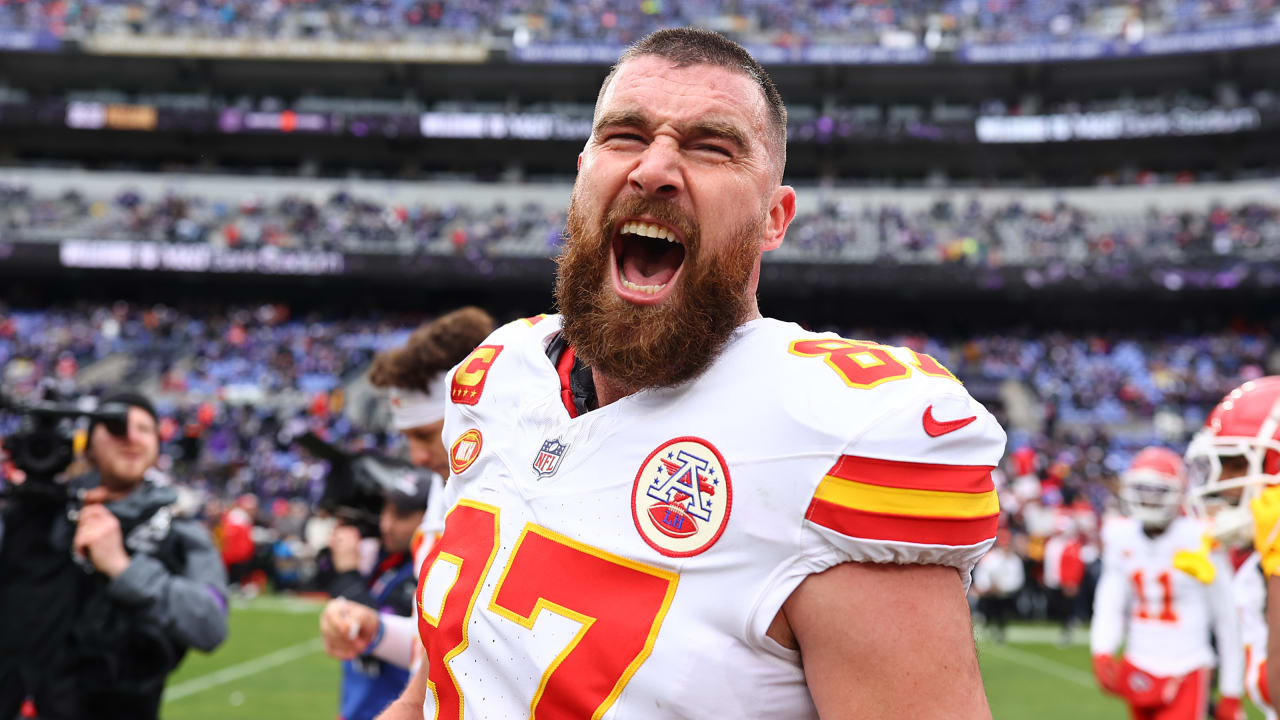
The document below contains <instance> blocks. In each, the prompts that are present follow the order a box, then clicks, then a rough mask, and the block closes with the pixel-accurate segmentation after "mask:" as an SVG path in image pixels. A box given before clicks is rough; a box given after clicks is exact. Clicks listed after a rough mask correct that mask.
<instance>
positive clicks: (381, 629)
mask: <svg viewBox="0 0 1280 720" xmlns="http://www.w3.org/2000/svg"><path fill="white" fill-rule="evenodd" d="M386 632H387V626H386V625H384V624H383V622H382V613H378V632H376V633H374V635H373V640H371V641H370V642H369V647H366V648H365V649H364V652H363V653H361V654H362V655H370V654H372V653H373V651H374V649H376V648H377V647H378V643H380V642H382V636H383V635H385V634H386Z"/></svg>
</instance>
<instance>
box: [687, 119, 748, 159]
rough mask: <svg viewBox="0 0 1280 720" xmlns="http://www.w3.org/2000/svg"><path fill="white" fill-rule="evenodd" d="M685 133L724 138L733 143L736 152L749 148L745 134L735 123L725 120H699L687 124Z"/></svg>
mask: <svg viewBox="0 0 1280 720" xmlns="http://www.w3.org/2000/svg"><path fill="white" fill-rule="evenodd" d="M685 134H686V135H687V136H689V137H696V138H706V137H710V138H719V139H721V140H725V141H727V142H729V143H731V144H733V145H734V146H735V147H736V148H737V150H738V152H747V151H748V150H749V149H750V148H751V142H750V141H749V140H748V139H747V134H746V133H745V132H743V131H742V129H741V128H739V127H738V126H737V125H735V124H733V123H731V122H728V121H726V120H714V119H711V120H700V121H698V122H696V123H694V124H692V125H691V126H689V128H688V130H687V131H686V132H685Z"/></svg>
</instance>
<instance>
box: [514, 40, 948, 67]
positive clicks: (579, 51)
mask: <svg viewBox="0 0 1280 720" xmlns="http://www.w3.org/2000/svg"><path fill="white" fill-rule="evenodd" d="M626 49H627V48H626V46H623V45H611V44H608V43H567V44H556V45H536V44H534V45H525V46H523V47H515V48H512V50H511V58H512V59H513V60H515V61H516V62H526V63H563V64H578V65H612V64H613V63H615V62H617V61H618V56H619V55H621V54H622V52H623V51H624V50H626ZM747 50H749V51H750V52H751V54H752V55H754V56H755V57H756V59H757V60H759V61H760V62H761V63H763V64H765V65H917V64H920V63H925V62H928V61H929V60H930V59H931V58H932V57H933V55H932V53H931V52H930V51H929V50H927V49H926V48H923V47H904V48H895V47H881V46H879V45H812V46H807V47H778V46H776V45H748V46H747Z"/></svg>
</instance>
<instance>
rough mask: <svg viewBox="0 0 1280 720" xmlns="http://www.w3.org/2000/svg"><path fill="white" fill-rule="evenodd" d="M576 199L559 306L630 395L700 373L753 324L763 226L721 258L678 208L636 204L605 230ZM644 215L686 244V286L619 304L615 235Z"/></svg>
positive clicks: (619, 210)
mask: <svg viewBox="0 0 1280 720" xmlns="http://www.w3.org/2000/svg"><path fill="white" fill-rule="evenodd" d="M574 195H575V196H574V197H573V198H571V199H570V202H569V216H568V239H567V241H566V243H565V251H564V253H563V254H562V255H561V256H560V258H559V259H558V260H557V263H558V265H559V271H558V272H557V274H556V303H557V305H558V306H559V310H560V313H561V315H562V316H563V330H564V334H565V338H566V339H567V340H568V341H569V344H570V345H571V346H572V347H573V348H574V351H575V352H576V353H577V357H579V358H582V360H583V361H585V362H586V363H587V364H588V365H590V366H591V367H592V368H593V369H594V370H597V371H599V372H601V373H603V374H604V375H606V376H607V377H609V378H610V379H611V380H612V381H613V382H615V383H617V384H618V385H619V386H620V387H621V388H623V389H624V390H625V391H626V392H627V393H628V394H630V393H634V392H636V391H639V390H642V389H645V388H661V387H672V386H675V385H679V384H681V383H684V382H687V381H689V380H692V379H694V378H696V377H698V376H699V375H701V374H702V373H703V371H705V370H706V369H707V368H708V367H709V366H710V365H711V363H712V362H713V361H714V360H715V359H716V358H717V357H719V355H720V353H721V351H723V350H724V346H725V343H727V342H728V341H729V336H730V335H732V334H733V331H734V329H735V328H737V327H738V326H739V325H741V324H742V323H743V322H745V321H746V320H747V319H748V318H747V313H748V311H749V309H750V307H751V302H750V301H751V294H750V292H749V290H748V283H749V280H750V278H751V273H752V270H753V269H754V268H755V265H756V261H757V260H758V258H759V257H760V240H761V237H760V235H761V229H762V226H763V220H762V219H761V218H758V217H753V218H751V219H750V220H749V221H748V222H747V223H746V224H745V225H744V226H743V227H741V228H740V229H739V230H738V231H737V232H735V233H734V237H733V238H732V239H731V240H730V242H729V243H728V245H727V249H726V250H725V251H724V252H723V253H722V254H717V255H714V256H711V255H710V254H708V253H704V252H703V250H704V248H703V247H702V243H701V236H700V234H699V231H698V228H697V226H696V225H695V224H694V223H693V222H691V221H690V220H689V219H688V218H687V217H686V216H685V215H684V213H682V212H680V211H679V210H678V209H677V208H675V207H674V206H673V205H671V204H669V203H659V202H655V201H651V200H646V199H644V198H639V197H634V198H629V199H628V200H625V201H622V202H621V203H619V204H618V205H617V206H616V207H614V208H612V209H610V211H609V212H608V213H607V216H606V217H605V219H604V221H603V222H600V223H592V222H591V221H590V219H588V218H586V217H585V216H584V214H583V212H582V210H581V207H580V204H579V203H578V201H577V197H576V195H577V194H576V192H575V194H574ZM640 216H647V217H651V218H654V219H656V220H658V221H661V222H663V223H666V224H668V225H670V226H672V227H674V228H676V229H677V230H679V231H680V232H681V234H682V235H684V238H685V243H684V246H685V258H684V264H683V268H682V270H681V273H680V277H679V278H678V282H679V285H678V286H677V287H675V288H673V292H672V294H671V296H670V297H668V298H667V299H666V300H665V301H664V302H662V303H659V304H657V305H635V304H633V303H630V302H628V301H626V300H623V299H622V298H620V297H618V294H617V292H615V290H614V288H613V278H612V274H611V271H610V268H609V260H610V257H611V253H610V246H611V244H612V240H613V236H614V229H615V228H616V227H617V224H618V223H619V222H620V221H621V220H623V219H625V218H629V217H640Z"/></svg>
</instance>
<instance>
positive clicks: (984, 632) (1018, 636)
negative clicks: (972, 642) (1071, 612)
mask: <svg viewBox="0 0 1280 720" xmlns="http://www.w3.org/2000/svg"><path fill="white" fill-rule="evenodd" d="M974 633H975V634H976V635H977V637H978V639H979V640H981V641H983V642H994V641H995V638H996V634H995V631H994V630H988V629H987V628H986V627H983V626H978V627H975V628H974ZM1061 640H1062V627H1061V626H1060V625H1010V626H1009V629H1008V630H1007V631H1006V633H1005V641H1006V642H1008V643H1010V644H1011V645H1057V644H1058V643H1059V642H1060V641H1061ZM1067 644H1068V645H1088V644H1089V626H1088V625H1080V626H1079V627H1077V628H1076V629H1075V630H1074V631H1073V632H1072V633H1071V641H1070V642H1069V643H1067Z"/></svg>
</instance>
